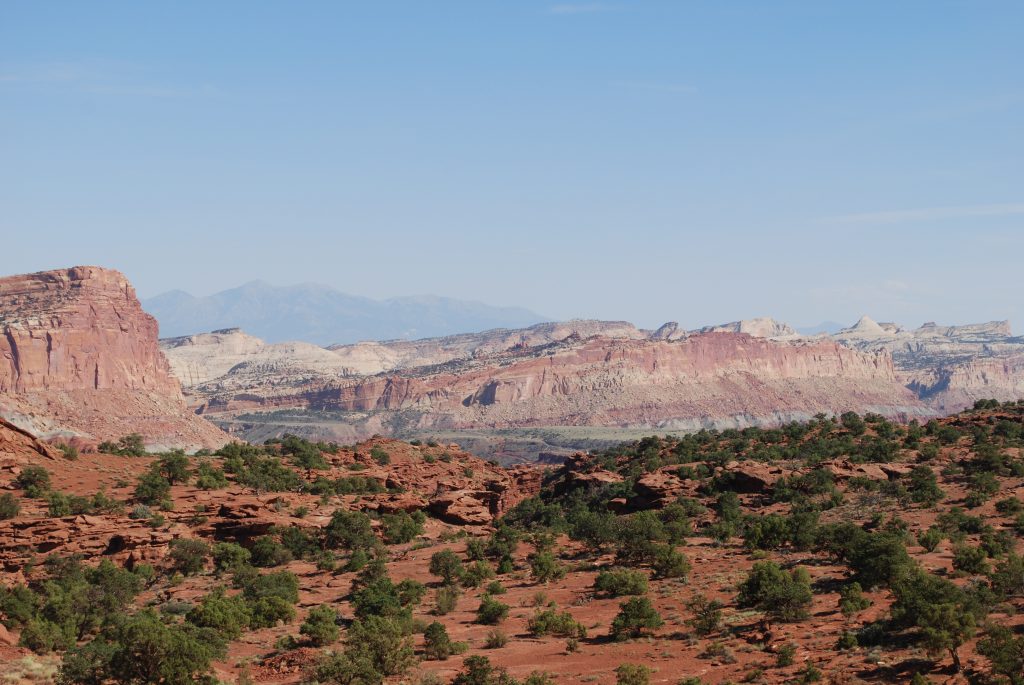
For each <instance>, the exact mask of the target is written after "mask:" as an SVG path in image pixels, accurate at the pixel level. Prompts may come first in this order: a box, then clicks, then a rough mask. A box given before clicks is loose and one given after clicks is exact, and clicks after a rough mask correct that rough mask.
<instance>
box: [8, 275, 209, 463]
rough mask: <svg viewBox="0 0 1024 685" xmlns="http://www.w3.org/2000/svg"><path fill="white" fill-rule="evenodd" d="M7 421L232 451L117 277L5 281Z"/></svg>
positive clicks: (42, 431)
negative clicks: (192, 404) (188, 400)
mask: <svg viewBox="0 0 1024 685" xmlns="http://www.w3.org/2000/svg"><path fill="white" fill-rule="evenodd" d="M0 330H2V337H0V414H3V415H4V416H6V417H7V418H8V419H10V420H11V421H12V422H13V423H16V424H18V425H21V426H23V427H25V428H28V429H30V430H32V431H33V432H34V433H36V434H37V435H40V436H41V437H51V436H84V437H89V438H96V439H109V438H116V437H120V436H121V435H125V434H127V433H132V432H139V433H143V435H144V436H145V437H146V438H147V439H148V441H149V442H150V443H151V444H153V445H154V446H161V447H168V446H183V447H200V446H213V445H219V444H222V443H223V442H225V441H226V439H227V436H225V435H224V434H223V433H222V432H221V431H219V430H218V429H216V428H215V427H214V426H212V425H210V424H209V423H207V422H205V421H203V420H202V419H200V418H197V417H195V416H194V415H192V414H190V413H189V412H188V411H187V409H186V407H185V404H184V401H183V398H182V395H181V389H180V386H179V385H178V382H177V380H176V379H175V378H174V376H173V375H172V374H171V373H170V367H169V366H168V364H167V361H166V360H165V359H164V357H163V355H162V354H161V352H160V349H159V347H158V344H157V324H156V321H155V320H154V319H153V317H151V316H149V315H148V314H146V313H145V312H144V311H142V307H141V305H140V304H139V301H138V299H137V298H136V296H135V290H134V289H133V288H132V286H131V284H130V283H129V282H128V280H127V279H126V278H125V277H124V275H122V274H121V273H119V272H117V271H111V270H109V269H101V268H98V267H92V266H82V267H74V268H70V269H61V270H57V271H45V272H41V273H35V274H27V275H23V276H11V277H8V278H2V279H0Z"/></svg>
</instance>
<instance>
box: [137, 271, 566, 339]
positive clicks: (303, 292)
mask: <svg viewBox="0 0 1024 685" xmlns="http://www.w3.org/2000/svg"><path fill="white" fill-rule="evenodd" d="M142 305H143V308H144V309H145V310H146V311H147V312H149V313H150V314H152V315H153V316H155V317H156V319H157V321H158V322H159V323H160V336H161V337H164V338H166V337H176V336H183V335H191V334H193V333H202V332H206V331H212V330H218V329H225V328H242V329H244V330H245V331H246V332H248V333H251V334H253V335H255V336H258V337H259V338H262V339H263V340H265V341H267V342H272V343H273V342H284V341H290V340H303V341H306V342H311V343H315V344H318V345H332V344H345V343H354V342H359V341H362V340H401V339H414V338H428V337H438V336H445V335H452V334H455V333H463V332H465V331H482V330H487V329H491V328H522V327H525V326H530V325H532V324H536V323H541V322H544V321H548V320H549V319H548V318H547V317H544V316H542V315H540V314H537V313H536V312H532V311H530V310H528V309H523V308H521V307H494V306H491V305H487V304H483V303H481V302H473V301H470V300H457V299H452V298H447V297H436V296H432V295H424V296H415V297H396V298H392V299H387V300H373V299H370V298H367V297H358V296H355V295H348V294H346V293H343V292H340V291H338V290H335V289H333V288H331V287H329V286H325V285H318V284H313V283H309V284H302V285H291V286H274V285H270V284H269V283H265V282H263V281H253V282H251V283H246V284H245V285H243V286H240V287H238V288H232V289H230V290H224V291H222V292H219V293H215V294H213V295H209V296H207V297H196V296H194V295H190V294H189V293H186V292H183V291H181V290H173V291H171V292H167V293H163V294H162V295H157V296H155V297H150V298H147V299H144V300H143V301H142Z"/></svg>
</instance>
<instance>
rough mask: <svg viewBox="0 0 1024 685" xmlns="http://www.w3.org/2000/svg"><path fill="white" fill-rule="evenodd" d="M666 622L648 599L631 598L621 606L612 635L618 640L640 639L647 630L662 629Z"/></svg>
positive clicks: (614, 622)
mask: <svg viewBox="0 0 1024 685" xmlns="http://www.w3.org/2000/svg"><path fill="white" fill-rule="evenodd" d="M663 623H664V621H662V619H661V616H660V615H659V614H658V612H657V610H655V608H654V607H653V606H652V605H651V600H649V599H647V598H646V597H631V598H630V599H628V600H626V601H625V602H622V603H621V604H619V613H618V615H616V616H615V619H614V620H613V621H612V627H611V635H612V637H613V638H615V639H616V640H624V639H627V638H631V637H639V636H640V635H642V634H643V633H644V632H645V631H646V630H653V629H655V628H660V627H661V626H662V624H663Z"/></svg>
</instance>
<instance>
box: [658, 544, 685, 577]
mask: <svg viewBox="0 0 1024 685" xmlns="http://www.w3.org/2000/svg"><path fill="white" fill-rule="evenodd" d="M690 568H691V566H690V560H689V559H687V558H686V555H685V554H683V553H682V552H679V551H677V550H676V549H675V548H673V547H672V546H671V545H658V546H656V547H655V550H654V558H653V559H652V560H651V569H652V570H653V571H654V576H655V577H656V578H681V579H683V580H685V579H686V577H687V576H688V575H690Z"/></svg>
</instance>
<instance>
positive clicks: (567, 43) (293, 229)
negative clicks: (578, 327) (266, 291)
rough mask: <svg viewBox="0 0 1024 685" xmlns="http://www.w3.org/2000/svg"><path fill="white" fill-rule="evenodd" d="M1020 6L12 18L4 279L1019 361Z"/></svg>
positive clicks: (240, 9)
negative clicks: (881, 336) (101, 275)
mask: <svg viewBox="0 0 1024 685" xmlns="http://www.w3.org/2000/svg"><path fill="white" fill-rule="evenodd" d="M1022 25H1024V3H1021V2H1018V1H1016V0H1013V1H1006V2H1000V1H997V0H963V1H958V2H949V1H943V0H919V1H913V0H906V1H902V2H891V0H886V1H879V2H871V1H856V2H855V1H853V0H851V1H849V2H838V1H837V2H820V1H818V0H808V1H806V2H786V1H784V0H780V1H773V2H764V1H763V0H755V1H751V2H740V1H736V2H730V1H719V0H714V1H712V0H708V1H684V0H671V1H665V2H643V1H639V0H638V1H635V2H626V1H622V2H615V1H609V2H577V3H574V2H565V3H560V2H543V1H540V2H535V1H533V0H515V1H511V0H509V1H506V2H498V1H489V0H473V1H466V2H446V1H444V0H432V1H431V2H423V1H422V0H410V1H408V2H392V1H389V0H375V1H374V2H341V1H337V2H308V1H307V2H303V1H298V0H297V1H296V2H288V3H280V2H251V0H246V1H237V2H230V1H227V0H224V1H219V2H205V1H202V2H200V1H195V2H187V1H182V2H144V3H140V2H113V1H103V0H100V1H98V2H90V3H84V2H47V3H40V2H35V1H34V0H29V1H25V2H16V1H12V0H0V159H2V160H3V162H2V163H0V274H15V273H25V272H30V271H38V270H43V269H50V268H59V267H66V266H71V265H75V264H97V265H101V266H109V267H112V268H117V269H120V270H121V271H123V272H124V273H126V274H127V275H128V276H129V278H131V280H132V281H133V282H134V284H135V285H136V288H137V290H138V292H139V293H140V295H142V296H152V295H156V294H158V293H161V292H163V291H167V290H171V289H182V290H186V291H188V292H191V293H193V294H196V295H206V294H210V293H212V292H216V291H219V290H223V289H226V288H230V287H234V286H237V285H240V284H242V283H244V282H247V281H251V280H254V279H262V280H266V281H268V282H270V283H274V284H280V285H286V284H294V283H302V282H317V283H323V284H327V285H330V286H333V287H336V288H338V289H340V290H343V291H345V292H349V293H352V294H357V295H364V296H369V297H375V298H383V297H391V296H398V295H414V294H427V293H429V294H436V295H445V296H452V297H460V298H466V299H474V300H481V301H484V302H488V303H491V304H497V305H518V306H523V307H528V308H531V309H533V310H535V311H538V312H540V313H542V314H544V315H545V316H548V317H552V318H559V319H563V318H574V317H595V318H605V319H626V320H630V321H633V322H634V323H637V324H639V325H643V326H656V325H658V324H660V323H661V322H663V321H667V320H675V321H679V322H680V323H681V324H683V325H684V326H686V327H695V326H698V325H703V324H709V323H717V322H724V321H731V320H736V319H740V318H748V317H753V316H763V315H769V316H774V317H776V318H779V319H781V320H784V321H787V322H790V323H792V324H796V325H810V324H816V323H818V322H820V321H825V320H833V321H839V322H842V323H852V322H853V321H855V320H856V319H857V318H859V317H860V316H861V315H862V314H869V315H870V316H872V317H873V318H875V319H876V320H880V321H898V322H901V323H903V324H905V325H919V324H920V323H922V322H924V321H937V322H939V323H966V322H971V321H987V320H994V319H1005V318H1009V319H1011V320H1013V321H1014V322H1015V327H1014V330H1015V331H1016V332H1018V333H1020V332H1022V331H1024V323H1022V322H1024V301H1022V297H1021V295H1022V293H1024V269H1022V268H1021V260H1022V256H1024V41H1022V40H1021V39H1020V31H1021V26H1022Z"/></svg>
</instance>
